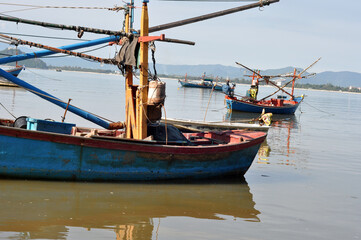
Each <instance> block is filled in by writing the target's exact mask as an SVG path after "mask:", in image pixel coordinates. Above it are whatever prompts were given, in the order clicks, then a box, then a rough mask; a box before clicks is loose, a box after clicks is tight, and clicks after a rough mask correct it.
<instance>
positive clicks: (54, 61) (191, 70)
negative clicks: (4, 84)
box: [0, 48, 361, 87]
mask: <svg viewBox="0 0 361 240" xmlns="http://www.w3.org/2000/svg"><path fill="white" fill-rule="evenodd" d="M24 51H29V49H21V50H19V54H22V53H24ZM14 54H15V49H10V48H7V49H4V50H2V51H0V57H6V56H8V55H14ZM11 64H12V65H15V63H11ZM19 64H23V65H25V66H26V67H34V68H48V66H54V67H65V66H73V67H80V68H89V69H90V68H93V69H99V70H102V71H104V70H118V68H117V67H116V66H112V65H106V64H104V65H103V66H102V65H101V64H100V63H97V62H92V61H87V60H84V59H80V58H76V57H53V58H42V59H31V60H25V61H21V62H19ZM156 67H157V72H158V74H164V75H172V76H178V77H183V76H184V75H185V74H187V75H188V76H193V77H201V76H202V75H203V74H204V73H206V75H207V76H209V77H217V76H218V77H220V78H227V77H228V78H230V79H235V78H238V79H240V80H241V79H249V77H247V76H246V75H250V72H249V71H247V70H245V69H243V68H240V67H236V66H235V67H233V66H224V65H220V64H212V65H211V64H200V65H168V64H158V63H157V64H156ZM150 68H151V70H153V67H152V64H150ZM293 69H294V67H292V66H289V67H285V68H279V69H266V70H261V74H264V75H275V74H281V73H292V72H293ZM298 70H299V71H302V69H300V68H298ZM298 83H300V84H307V83H309V84H315V85H322V84H332V85H334V86H340V87H349V86H353V87H361V73H356V72H347V71H343V72H331V71H326V72H321V73H318V74H317V75H316V76H313V77H310V78H308V79H302V80H299V81H298Z"/></svg>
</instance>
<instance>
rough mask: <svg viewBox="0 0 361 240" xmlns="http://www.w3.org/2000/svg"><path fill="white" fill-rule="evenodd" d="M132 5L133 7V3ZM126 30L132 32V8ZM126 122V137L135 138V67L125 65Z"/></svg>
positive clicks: (126, 18)
mask: <svg viewBox="0 0 361 240" xmlns="http://www.w3.org/2000/svg"><path fill="white" fill-rule="evenodd" d="M130 7H133V6H132V4H131V5H130ZM124 25H125V32H126V33H129V32H130V10H129V9H128V11H126V14H125V24H124ZM125 72H126V77H125V116H126V117H125V122H126V137H127V138H133V137H135V136H136V135H137V134H136V123H135V107H134V106H135V102H134V92H133V68H132V66H129V65H127V66H125Z"/></svg>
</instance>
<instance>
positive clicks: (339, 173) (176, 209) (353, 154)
mask: <svg viewBox="0 0 361 240" xmlns="http://www.w3.org/2000/svg"><path fill="white" fill-rule="evenodd" d="M20 78H22V79H26V80H28V81H29V82H31V83H32V84H34V85H36V86H38V87H39V88H41V89H43V90H45V91H48V92H50V93H51V94H53V95H55V96H57V97H59V98H61V99H63V100H64V101H67V100H68V99H69V98H71V99H73V100H72V104H74V105H76V106H78V107H81V108H84V109H86V110H88V111H90V112H94V113H96V114H98V115H101V116H103V117H106V118H109V119H111V120H124V80H123V79H122V78H120V77H119V76H115V75H103V74H88V73H74V72H55V71H41V70H33V69H27V70H26V71H24V72H23V73H21V75H20ZM165 81H166V82H167V99H166V117H169V118H184V119H195V120H203V118H204V116H205V112H206V107H207V103H208V101H209V97H210V93H211V91H210V90H201V89H186V88H181V87H179V85H178V83H177V81H175V80H165ZM247 87H248V86H243V85H237V92H238V93H240V94H244V93H245V91H246V89H247ZM273 90H274V89H273V88H268V87H264V88H261V89H260V97H262V96H265V95H267V94H268V93H271V92H272V91H273ZM296 94H305V95H306V98H305V101H304V102H303V103H302V104H301V108H300V109H299V110H297V112H296V114H295V116H283V117H281V118H277V119H274V120H275V121H274V123H273V126H272V128H271V129H270V130H269V135H268V137H267V142H266V143H265V144H263V145H262V147H261V149H260V151H259V154H258V155H257V157H256V159H255V161H254V163H253V165H252V166H251V168H250V170H249V171H248V172H247V174H246V175H245V179H235V180H229V181H227V182H219V181H218V182H214V181H210V182H201V183H192V184H190V183H170V184H169V183H168V184H167V183H161V184H130V183H76V182H46V181H21V180H16V181H15V180H4V179H0V239H128V240H129V239H262V240H263V239H360V238H361V227H360V226H361V187H360V183H361V156H360V155H361V122H360V120H361V95H360V94H347V93H340V92H321V91H311V90H296ZM223 99H224V96H223V95H222V94H221V93H218V92H214V93H213V96H212V98H211V100H210V104H209V108H208V111H207V115H206V119H207V120H209V121H211V120H224V119H226V120H232V121H237V120H241V119H249V118H252V117H254V116H249V115H244V114H231V115H229V114H227V112H226V110H225V107H224V101H223ZM0 103H2V104H3V105H4V106H5V107H6V108H7V109H8V110H9V111H10V112H11V113H12V114H14V115H15V116H16V117H19V116H23V115H26V116H31V117H34V118H40V119H44V118H51V119H54V120H56V121H60V120H61V116H63V114H64V110H63V109H60V108H59V107H57V106H54V105H52V104H50V103H47V102H45V101H44V100H42V99H40V98H39V97H37V96H34V95H32V94H31V93H28V92H26V91H24V90H21V89H11V88H1V89H0ZM163 116H164V115H163ZM0 117H2V118H12V117H11V115H10V114H8V113H7V112H6V111H5V110H4V109H3V108H2V107H0ZM66 121H68V122H75V123H77V125H79V126H95V125H93V124H91V123H89V122H87V121H86V120H83V119H81V118H79V117H77V116H74V115H73V114H71V113H68V114H67V116H66Z"/></svg>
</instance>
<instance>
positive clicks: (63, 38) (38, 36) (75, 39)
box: [0, 32, 90, 41]
mask: <svg viewBox="0 0 361 240" xmlns="http://www.w3.org/2000/svg"><path fill="white" fill-rule="evenodd" d="M0 34H8V35H15V36H25V37H37V38H50V39H59V40H74V41H90V39H80V38H65V37H50V36H44V35H32V34H19V33H8V32H0Z"/></svg>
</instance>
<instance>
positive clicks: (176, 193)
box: [0, 179, 260, 239]
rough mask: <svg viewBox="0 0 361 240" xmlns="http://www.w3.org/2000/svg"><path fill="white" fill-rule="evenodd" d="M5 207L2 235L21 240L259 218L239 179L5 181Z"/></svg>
mask: <svg viewBox="0 0 361 240" xmlns="http://www.w3.org/2000/svg"><path fill="white" fill-rule="evenodd" d="M0 211H1V216H0V236H4V235H5V236H6V238H16V239H20V238H21V239H22V238H28V239H33V238H36V239H67V238H68V237H69V235H71V234H74V231H77V232H76V234H83V235H84V234H86V235H87V236H88V235H89V236H90V239H96V238H97V237H96V232H97V231H107V232H109V233H110V236H114V238H113V239H152V236H153V237H154V236H155V235H156V234H158V231H159V222H160V219H162V218H167V217H192V218H198V219H211V220H223V219H225V218H226V217H227V216H229V217H231V218H234V219H237V218H240V219H242V220H244V221H255V222H259V221H260V219H259V218H258V215H259V214H260V212H259V211H258V210H256V209H255V202H254V201H253V196H252V193H251V192H250V189H249V186H248V184H247V183H246V182H245V180H243V181H242V182H241V183H240V181H239V179H238V180H229V181H226V182H221V183H220V182H217V183H209V182H208V183H206V184H204V183H197V184H187V183H179V182H177V183H174V184H165V183H164V184H163V183H159V184H131V183H129V184H103V183H73V182H42V181H14V180H0ZM91 231H93V234H95V235H94V237H92V235H91ZM160 231H161V226H160ZM79 232H80V233H79ZM82 238H84V237H82Z"/></svg>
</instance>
